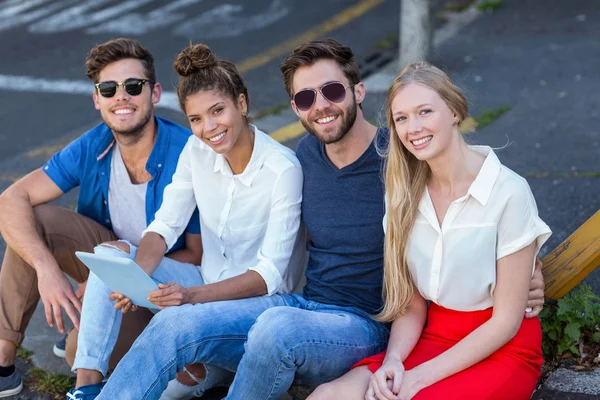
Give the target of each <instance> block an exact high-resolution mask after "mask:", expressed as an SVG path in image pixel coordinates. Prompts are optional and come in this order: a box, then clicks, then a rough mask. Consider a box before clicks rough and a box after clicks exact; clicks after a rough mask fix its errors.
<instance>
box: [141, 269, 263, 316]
mask: <svg viewBox="0 0 600 400" xmlns="http://www.w3.org/2000/svg"><path fill="white" fill-rule="evenodd" d="M158 287H159V288H160V289H159V290H155V291H153V292H151V293H150V297H149V298H148V299H149V300H150V302H152V303H153V304H156V305H157V306H159V307H160V308H164V307H168V306H178V305H181V304H188V303H189V304H196V303H207V302H211V301H223V300H236V299H245V298H248V297H255V296H262V295H265V294H267V286H266V285H265V281H264V279H263V278H262V276H260V275H259V274H258V272H256V271H247V272H244V273H243V274H240V275H238V276H234V277H232V278H229V279H225V280H222V281H219V282H215V283H210V284H207V285H202V286H194V287H190V288H185V287H183V286H181V285H179V284H178V283H173V282H170V283H167V284H166V285H158Z"/></svg>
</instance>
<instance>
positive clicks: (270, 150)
mask: <svg viewBox="0 0 600 400" xmlns="http://www.w3.org/2000/svg"><path fill="white" fill-rule="evenodd" d="M256 135H257V137H258V138H259V139H260V140H262V141H263V143H264V150H265V154H264V165H265V166H267V167H268V168H270V169H271V170H273V171H274V172H275V173H276V174H277V175H281V174H282V173H283V172H285V171H286V170H288V169H290V168H296V169H298V170H301V166H300V162H299V161H298V157H296V153H294V152H293V151H292V150H291V149H290V148H288V147H286V146H284V145H282V144H281V143H279V142H278V141H276V140H275V139H273V138H272V137H271V136H269V135H267V134H266V133H264V132H262V131H261V130H260V129H258V128H257V129H256Z"/></svg>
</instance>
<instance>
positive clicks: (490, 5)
mask: <svg viewBox="0 0 600 400" xmlns="http://www.w3.org/2000/svg"><path fill="white" fill-rule="evenodd" d="M500 7H502V0H482V1H480V2H479V3H477V9H479V10H480V11H485V12H494V11H496V10H498V9H499V8H500Z"/></svg>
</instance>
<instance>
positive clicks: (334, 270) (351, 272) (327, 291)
mask: <svg viewBox="0 0 600 400" xmlns="http://www.w3.org/2000/svg"><path fill="white" fill-rule="evenodd" d="M388 138H389V131H388V130H387V129H382V128H380V129H379V130H378V131H377V136H376V137H375V140H373V143H371V145H370V146H369V148H368V149H367V150H366V151H365V152H364V154H363V155H362V156H361V157H360V158H359V159H358V160H356V161H355V162H354V163H352V164H350V165H348V166H346V167H344V168H341V169H338V168H337V167H336V166H335V165H333V164H332V163H331V161H329V159H328V158H327V155H326V154H325V147H324V145H323V144H322V143H320V142H319V141H318V140H317V139H316V138H315V137H314V136H312V135H307V136H306V137H304V138H303V139H302V140H301V141H300V143H298V147H297V149H296V154H297V156H298V159H299V160H300V163H301V164H302V169H303V171H304V189H303V200H302V219H303V221H304V224H305V225H306V228H307V230H308V234H309V235H310V242H309V244H308V250H309V252H310V257H309V261H308V266H307V269H306V286H305V287H304V296H305V297H306V298H307V299H308V300H314V301H317V302H320V303H326V304H334V305H340V306H351V307H356V308H358V309H360V310H363V311H366V312H368V313H369V314H375V313H377V312H378V311H380V309H381V307H382V304H383V303H382V292H381V290H382V282H383V239H384V235H383V216H384V213H385V205H384V184H383V175H382V171H383V170H382V159H381V157H380V155H379V153H378V152H377V148H376V146H375V142H376V141H377V143H378V144H379V147H381V148H385V144H386V143H387V141H388Z"/></svg>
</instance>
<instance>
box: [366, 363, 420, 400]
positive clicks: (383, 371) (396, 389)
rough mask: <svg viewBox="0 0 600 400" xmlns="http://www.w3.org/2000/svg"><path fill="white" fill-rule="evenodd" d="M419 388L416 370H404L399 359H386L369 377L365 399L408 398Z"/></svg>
mask: <svg viewBox="0 0 600 400" xmlns="http://www.w3.org/2000/svg"><path fill="white" fill-rule="evenodd" d="M421 389H423V386H422V385H421V382H420V379H419V376H418V371H416V370H409V371H406V370H405V369H404V364H403V363H402V362H401V361H400V360H398V359H386V360H385V361H384V362H383V365H382V366H381V368H379V369H378V370H377V372H375V373H374V374H373V376H372V377H371V381H370V382H369V388H368V389H367V393H366V394H365V400H410V399H412V398H413V397H414V396H415V395H416V394H417V393H419V391H420V390H421Z"/></svg>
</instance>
